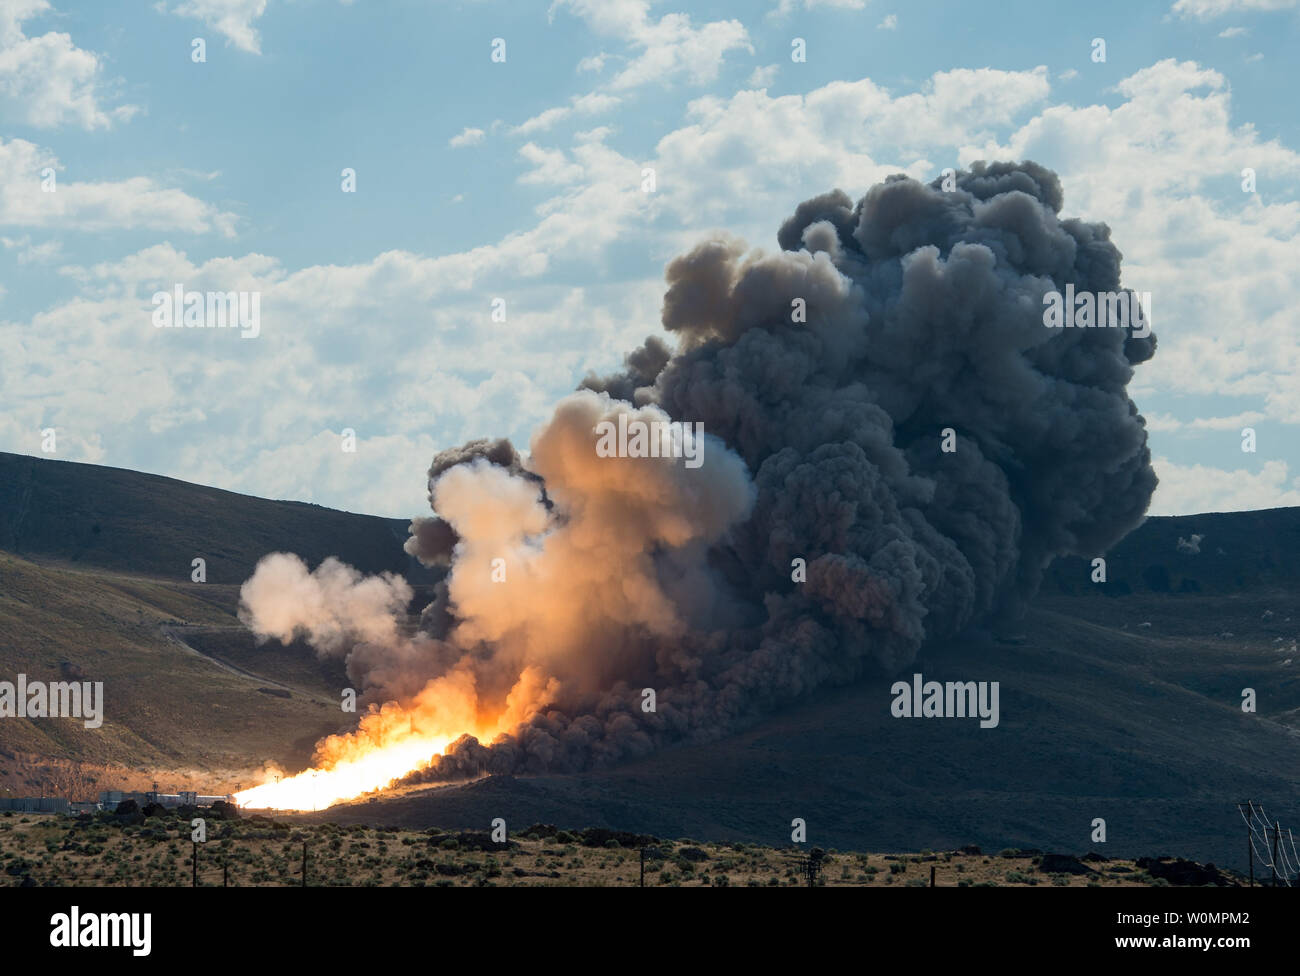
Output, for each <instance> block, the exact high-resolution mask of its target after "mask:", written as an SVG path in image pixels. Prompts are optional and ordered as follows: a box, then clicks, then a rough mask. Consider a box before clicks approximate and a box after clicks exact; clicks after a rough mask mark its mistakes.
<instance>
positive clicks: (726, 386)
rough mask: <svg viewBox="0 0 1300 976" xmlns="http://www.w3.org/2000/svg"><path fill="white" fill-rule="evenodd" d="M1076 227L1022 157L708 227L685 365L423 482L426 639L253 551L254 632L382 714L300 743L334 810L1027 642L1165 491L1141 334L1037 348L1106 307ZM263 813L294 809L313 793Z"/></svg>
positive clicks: (272, 796) (691, 727)
mask: <svg viewBox="0 0 1300 976" xmlns="http://www.w3.org/2000/svg"><path fill="white" fill-rule="evenodd" d="M1061 205H1062V193H1061V187H1060V183H1059V181H1058V180H1057V178H1056V175H1055V174H1054V173H1052V172H1051V171H1049V170H1047V169H1045V168H1043V167H1041V166H1039V165H1037V164H1035V163H1031V162H1024V163H1019V164H1009V163H995V164H987V165H986V164H978V163H977V164H975V165H974V166H973V167H972V168H971V170H970V171H969V172H965V173H961V174H959V175H958V176H957V179H956V189H955V190H948V191H945V190H943V189H942V188H941V187H940V185H939V184H938V182H937V181H936V183H934V184H931V185H928V186H927V185H924V184H921V183H918V182H916V181H913V180H911V179H907V178H904V177H892V178H890V179H888V180H886V181H885V182H884V183H882V184H879V185H877V186H875V187H873V188H871V190H870V191H869V192H868V193H867V194H866V196H865V197H863V198H862V199H861V200H860V201H858V203H857V204H854V203H853V201H852V200H851V199H850V198H849V197H848V196H846V195H845V194H844V193H843V192H841V191H838V190H837V191H834V192H831V193H827V194H824V195H822V196H819V197H816V198H814V199H812V200H809V201H806V202H805V203H803V204H800V205H799V206H798V207H797V208H796V210H795V213H794V216H792V217H791V218H790V219H788V220H787V221H785V223H784V224H783V225H782V226H781V228H780V231H779V233H778V235H777V241H778V244H779V245H780V250H779V251H778V252H775V253H762V252H759V251H751V250H750V249H749V248H748V247H747V246H746V245H745V244H744V243H743V242H741V241H740V240H738V239H736V238H733V237H729V236H725V235H720V236H717V237H715V238H714V239H711V240H707V241H705V242H704V243H701V244H700V245H699V246H697V247H696V248H695V249H694V250H692V251H691V252H690V253H688V254H686V255H684V256H682V257H679V258H677V259H676V260H674V261H673V262H672V263H671V264H670V265H669V267H668V269H667V281H668V290H667V293H666V296H665V299H664V307H663V316H662V318H663V326H664V328H665V329H666V330H667V332H668V333H670V335H671V336H673V337H675V339H676V342H675V348H673V347H672V346H671V345H670V343H669V342H666V341H664V340H663V339H660V338H658V337H654V336H652V337H650V338H648V339H647V340H646V342H645V344H644V345H643V346H642V347H640V348H639V349H637V350H635V351H634V352H632V353H631V354H629V355H628V356H627V358H626V360H625V368H624V369H623V370H622V371H620V372H618V373H616V374H614V375H610V376H605V377H597V376H588V377H587V378H586V379H585V380H584V381H583V383H582V386H581V388H580V389H579V391H578V392H576V393H575V394H573V395H571V396H569V397H567V398H566V399H564V400H563V401H561V403H560V404H559V406H558V407H557V409H556V412H555V415H554V416H553V417H552V419H551V420H550V421H549V422H548V423H547V424H545V425H544V426H543V427H542V428H541V429H540V430H539V431H538V432H537V433H536V434H535V435H534V436H533V438H532V442H531V445H530V447H531V450H530V453H529V455H528V457H527V458H526V459H524V458H521V456H520V455H519V454H518V452H516V450H515V449H514V447H513V446H512V445H511V444H510V443H509V441H504V440H500V441H476V442H472V443H470V444H467V445H465V446H464V447H462V448H456V449H452V450H448V451H443V452H441V453H440V454H439V455H438V456H437V457H436V458H435V459H434V462H433V465H432V466H431V468H430V471H429V488H430V502H431V506H432V508H433V511H434V515H433V516H432V517H426V518H420V519H416V520H415V521H414V522H413V523H412V527H411V537H410V539H409V540H408V542H407V546H406V548H407V551H408V552H410V553H411V554H413V555H415V556H416V557H418V558H419V559H420V560H421V561H422V562H425V563H426V564H428V565H431V566H443V567H446V576H445V578H444V579H443V581H442V582H441V583H440V584H439V585H438V588H437V590H438V592H437V597H436V598H435V600H434V601H433V603H432V604H431V605H430V606H429V607H428V608H427V609H426V610H425V612H424V614H423V616H422V617H421V621H420V625H419V629H418V630H417V631H416V632H415V633H414V634H411V635H408V634H407V631H406V629H405V628H403V626H402V625H400V624H399V623H398V619H399V617H400V616H401V611H400V608H401V606H402V605H403V603H404V601H405V600H409V598H410V591H409V589H405V584H404V583H402V581H400V580H397V579H395V578H382V577H381V578H377V579H362V578H361V577H359V576H358V575H357V574H355V573H354V572H353V571H351V570H349V569H348V568H347V567H344V566H342V565H341V564H339V563H337V562H333V561H327V562H326V563H325V564H322V566H321V567H319V568H318V569H317V570H316V571H315V572H311V573H309V572H308V570H307V567H305V566H303V565H302V564H301V562H299V561H297V560H296V557H291V556H287V555H285V554H274V555H272V556H269V557H267V558H266V559H265V560H263V562H262V563H261V564H259V566H258V568H257V570H256V572H255V573H254V575H253V577H252V578H251V579H250V580H249V581H248V582H247V583H246V584H245V585H244V588H243V591H242V602H243V610H242V615H243V619H244V620H245V622H246V623H247V624H248V625H249V626H250V628H251V629H253V631H254V632H255V633H257V634H258V635H259V636H260V637H263V638H266V637H276V638H279V639H281V640H287V639H290V638H292V637H293V636H304V637H306V638H307V639H308V640H309V641H310V642H311V643H312V644H313V645H314V646H315V647H316V648H317V649H318V651H319V652H320V653H322V654H346V656H347V667H348V673H349V676H350V677H351V679H352V680H354V681H356V682H357V683H358V684H359V685H361V686H362V689H363V694H364V695H365V699H366V701H368V702H369V703H370V706H371V710H370V712H369V713H368V714H366V715H365V716H364V717H363V718H362V721H361V723H360V726H359V727H358V729H357V730H356V732H354V733H351V734H349V735H344V736H334V737H331V738H330V739H327V740H324V741H323V742H322V743H321V745H320V747H319V748H318V756H317V765H318V769H317V770H314V771H312V772H315V773H316V774H318V778H322V777H323V778H327V779H328V778H329V777H331V776H333V780H332V782H334V783H335V784H336V785H335V786H332V787H329V788H327V789H325V791H324V792H325V793H327V794H329V797H330V799H329V802H332V801H333V800H335V799H344V798H347V797H348V796H355V795H358V794H359V793H361V792H364V791H365V790H368V789H376V788H382V787H384V786H387V785H389V783H390V782H391V780H392V779H394V778H399V777H404V781H406V782H425V781H443V780H451V779H459V778H465V777H470V776H475V775H480V774H482V773H498V772H514V773H521V772H523V773H526V772H539V771H544V770H551V771H572V770H579V769H583V768H587V767H589V766H591V765H594V764H601V763H605V762H610V761H615V760H618V759H621V758H626V757H630V756H635V755H640V754H643V753H645V752H647V751H649V750H651V749H653V748H654V747H655V746H656V745H658V744H660V743H664V742H668V741H675V740H683V739H700V738H708V737H712V736H717V735H721V734H723V733H725V732H727V731H730V730H733V729H735V728H737V727H739V726H741V725H742V724H744V723H745V722H747V721H751V720H753V719H754V718H756V717H757V716H760V715H762V714H763V713H765V712H767V711H769V710H771V709H772V708H775V707H777V706H779V705H781V704H782V703H785V702H788V701H791V700H793V699H795V698H797V697H798V696H801V695H803V694H805V693H807V692H810V691H812V690H813V689H816V688H818V687H821V686H825V685H832V684H842V683H845V682H849V681H852V680H854V679H856V678H858V677H860V676H862V675H864V674H868V673H877V674H891V673H893V672H896V671H898V670H899V669H901V668H904V667H906V666H907V665H908V664H909V663H910V662H911V661H912V660H913V659H914V657H915V655H916V653H917V650H918V649H919V648H920V646H921V645H922V643H923V642H924V641H926V640H933V639H942V638H948V637H952V636H954V635H957V634H960V633H961V632H963V631H964V630H967V629H968V628H971V627H975V626H992V627H994V628H995V629H996V628H1000V627H1014V625H1015V621H1016V620H1017V619H1018V618H1019V616H1020V615H1021V614H1022V613H1023V611H1024V607H1025V603H1026V601H1027V600H1028V599H1029V598H1030V597H1031V596H1032V595H1033V593H1034V592H1035V590H1036V589H1037V587H1038V585H1039V582H1040V580H1041V576H1042V573H1043V570H1044V569H1045V568H1046V566H1047V565H1048V564H1049V563H1050V562H1051V560H1052V559H1053V558H1055V557H1056V556H1058V555H1064V554H1083V555H1089V556H1091V555H1096V554H1099V553H1101V552H1104V551H1105V550H1106V549H1107V548H1109V547H1110V546H1111V545H1113V544H1114V543H1115V542H1116V541H1118V540H1119V539H1120V538H1122V537H1123V536H1124V535H1125V534H1126V533H1127V532H1129V531H1130V530H1131V529H1133V528H1134V527H1136V526H1137V525H1138V524H1139V522H1140V521H1141V519H1142V517H1143V514H1144V513H1145V511H1146V508H1147V505H1148V503H1149V501H1150V498H1151V495H1152V492H1153V491H1154V489H1155V485H1156V478H1155V474H1154V472H1153V471H1152V468H1151V464H1150V453H1149V451H1148V449H1147V444H1146V425H1145V421H1144V420H1143V419H1142V417H1141V416H1140V415H1139V414H1138V412H1137V408H1136V406H1135V405H1134V404H1133V402H1132V401H1131V400H1130V399H1129V397H1128V396H1127V393H1126V386H1127V384H1128V381H1129V379H1130V378H1131V376H1132V375H1133V367H1134V366H1135V365H1137V364H1139V363H1141V362H1143V361H1145V360H1147V359H1149V358H1150V357H1151V355H1152V354H1153V353H1154V351H1155V337H1154V335H1151V334H1150V332H1149V329H1146V330H1142V331H1141V332H1139V331H1138V330H1137V329H1136V328H1130V327H1127V326H1124V327H1096V328H1070V329H1052V328H1047V327H1046V326H1045V325H1044V322H1045V319H1044V315H1043V309H1044V306H1045V300H1044V299H1045V296H1047V295H1049V293H1055V292H1061V291H1064V290H1065V289H1066V286H1067V285H1070V286H1072V290H1073V291H1074V292H1075V293H1084V292H1090V293H1098V292H1107V293H1109V292H1120V291H1121V288H1120V280H1119V279H1120V253H1119V251H1118V250H1117V249H1116V247H1115V246H1114V245H1113V244H1112V243H1111V241H1110V232H1109V229H1108V228H1107V227H1106V226H1105V225H1103V224H1090V223H1086V222H1084V221H1081V220H1077V219H1061V218H1060V216H1059V211H1060V209H1061ZM1111 324H1112V325H1113V323H1111ZM620 415H624V418H623V420H621V421H620ZM637 420H640V421H644V422H645V424H646V425H649V426H650V429H652V430H653V429H662V425H667V424H668V423H670V422H679V423H681V424H687V425H695V424H702V429H703V431H704V438H703V441H702V445H701V446H702V455H701V457H702V463H701V464H699V466H698V467H691V466H688V465H686V464H683V462H682V459H681V458H680V457H673V456H663V455H671V452H670V451H667V450H664V451H662V452H652V453H658V454H660V455H661V456H630V457H629V456H612V457H611V456H602V452H599V451H598V450H597V441H598V437H599V435H598V431H599V430H600V429H602V424H603V423H604V422H607V421H608V422H610V423H611V424H613V423H615V422H619V423H626V422H627V421H637ZM655 424H660V425H661V427H659V428H656V427H654V425H655ZM945 441H946V442H947V447H946V448H945ZM664 443H665V445H666V443H667V442H666V441H665V442H664ZM952 445H955V450H953V449H951V448H952ZM628 453H640V454H642V455H644V454H645V452H628ZM386 621H387V622H386ZM643 689H654V693H655V698H656V703H655V708H654V710H653V711H649V710H645V708H644V707H643ZM403 764H406V765H405V766H404V768H401V769H399V770H397V771H396V772H393V768H394V767H398V766H403ZM307 775H308V774H303V776H307ZM385 777H387V778H385ZM295 784H296V785H295ZM257 790H260V791H264V792H262V793H259V794H258V795H257V796H256V797H241V801H242V802H245V803H253V802H254V801H257V802H261V801H263V800H266V801H275V802H274V803H273V805H283V806H293V805H298V804H301V803H302V796H303V793H302V778H301V777H296V778H294V780H291V781H286V782H285V783H279V784H268V785H267V786H264V787H259V788H257ZM250 792H256V791H250ZM286 799H287V800H290V801H292V802H290V803H283V802H278V801H283V800H286ZM318 805H324V801H322V802H320V803H319V804H318Z"/></svg>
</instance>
